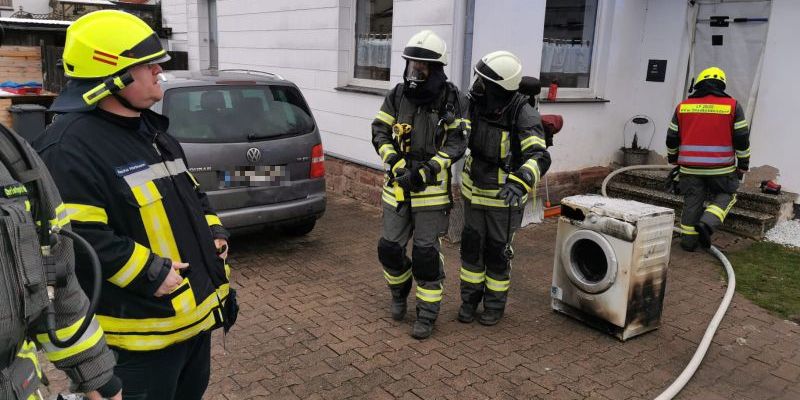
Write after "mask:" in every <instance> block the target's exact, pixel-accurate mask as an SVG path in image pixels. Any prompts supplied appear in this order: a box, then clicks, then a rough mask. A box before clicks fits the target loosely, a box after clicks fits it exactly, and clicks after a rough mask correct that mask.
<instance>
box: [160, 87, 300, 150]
mask: <svg viewBox="0 0 800 400" xmlns="http://www.w3.org/2000/svg"><path fill="white" fill-rule="evenodd" d="M163 112H164V115H166V116H167V117H169V133H170V134H172V135H173V136H174V137H176V138H177V139H178V140H180V141H183V142H246V141H254V140H261V139H269V138H274V137H277V136H287V135H297V134H304V133H309V132H311V131H313V130H314V119H313V118H312V117H311V113H310V112H309V111H308V106H307V105H306V102H305V101H304V100H303V97H302V95H301V94H300V92H299V91H298V90H297V89H296V88H294V87H291V86H277V85H276V86H266V85H264V86H198V87H184V88H174V89H170V90H167V91H166V93H164V108H163Z"/></svg>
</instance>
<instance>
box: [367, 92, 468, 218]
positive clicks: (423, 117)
mask: <svg viewBox="0 0 800 400" xmlns="http://www.w3.org/2000/svg"><path fill="white" fill-rule="evenodd" d="M403 90H404V84H402V83H400V84H398V85H397V86H395V87H394V89H392V90H391V91H390V92H389V94H388V95H387V96H386V99H384V101H383V105H382V106H381V109H380V111H379V112H378V115H376V116H375V120H374V121H373V122H372V145H373V146H374V147H375V150H376V151H377V152H378V154H379V155H380V156H381V158H382V159H383V161H384V162H387V161H388V160H390V159H391V158H392V157H393V155H399V156H400V159H402V163H403V164H405V167H406V168H409V169H411V170H414V171H416V170H417V169H418V168H419V167H420V166H421V165H422V164H423V163H426V162H427V163H428V164H429V165H431V166H432V167H433V169H434V170H433V172H434V175H435V182H428V185H427V186H426V187H425V189H424V190H423V191H419V192H414V193H411V194H410V197H411V208H412V209H416V210H419V209H425V210H437V209H445V208H450V207H451V206H452V193H451V188H450V180H451V173H450V166H451V165H452V163H454V162H455V161H457V160H458V159H460V158H461V157H462V156H463V155H464V151H465V150H466V146H467V137H468V135H469V131H470V129H471V127H470V120H469V118H468V116H467V112H468V106H467V99H466V97H465V96H464V95H463V94H462V93H461V92H460V91H459V90H458V88H457V87H456V86H455V85H453V84H452V83H449V82H448V83H446V84H445V89H444V90H442V93H441V94H440V95H439V96H438V98H436V99H435V100H434V101H432V102H430V103H429V104H423V105H419V106H417V105H415V104H414V103H412V102H411V101H410V100H409V99H407V98H405V97H404V96H403ZM448 113H450V114H451V116H452V117H453V118H452V121H445V119H446V118H445V117H446V115H447V114H448ZM395 125H400V126H404V125H407V126H409V127H410V131H409V132H404V133H403V134H402V135H400V136H399V137H398V135H397V134H396V132H393V127H394V126H395ZM389 178H390V177H389V174H387V176H386V184H385V185H384V186H383V195H382V200H383V203H384V204H386V205H390V206H393V207H395V206H397V204H398V200H397V196H396V193H395V192H394V191H393V190H392V187H391V186H390V185H389V183H390V179H389Z"/></svg>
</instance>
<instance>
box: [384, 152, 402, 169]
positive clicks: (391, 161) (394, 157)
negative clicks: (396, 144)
mask: <svg viewBox="0 0 800 400" xmlns="http://www.w3.org/2000/svg"><path fill="white" fill-rule="evenodd" d="M398 161H400V155H399V154H397V153H392V154H390V155H389V157H386V162H385V164H386V165H388V166H389V168H388V169H389V170H391V169H392V167H394V165H395V164H397V162H398Z"/></svg>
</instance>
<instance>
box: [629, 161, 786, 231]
mask: <svg viewBox="0 0 800 400" xmlns="http://www.w3.org/2000/svg"><path fill="white" fill-rule="evenodd" d="M667 174H669V171H665V170H634V171H627V172H624V173H622V174H620V175H618V176H617V177H615V178H614V181H616V182H619V183H627V184H630V185H634V186H639V187H642V188H646V189H653V190H657V191H663V190H664V181H665V180H666V179H667ZM745 179H746V178H745ZM796 198H797V194H796V193H790V192H782V193H781V194H779V195H777V196H775V195H771V194H764V193H761V191H760V190H759V189H756V188H739V190H738V191H737V193H736V205H735V206H734V208H735V209H740V210H748V211H755V212H759V213H765V214H771V215H773V216H775V218H776V221H777V222H782V221H786V220H789V219H792V217H793V215H794V206H793V205H794V201H795V199H796Z"/></svg>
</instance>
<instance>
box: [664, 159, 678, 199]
mask: <svg viewBox="0 0 800 400" xmlns="http://www.w3.org/2000/svg"><path fill="white" fill-rule="evenodd" d="M680 172H681V167H679V166H678V167H675V168H673V169H672V170H671V171H669V175H667V180H666V181H665V182H664V190H666V191H667V193H674V194H678V195H679V194H681V193H680V192H681V191H680V188H679V185H678V182H679V181H680Z"/></svg>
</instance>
